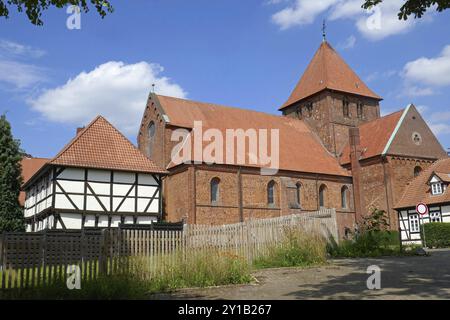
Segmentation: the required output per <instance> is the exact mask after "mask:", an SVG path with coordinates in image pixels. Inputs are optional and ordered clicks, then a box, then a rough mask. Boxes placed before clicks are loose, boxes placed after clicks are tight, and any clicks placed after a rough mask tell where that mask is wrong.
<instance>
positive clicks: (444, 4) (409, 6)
mask: <svg viewBox="0 0 450 320" xmlns="http://www.w3.org/2000/svg"><path fill="white" fill-rule="evenodd" d="M381 2H383V0H364V4H363V5H362V7H363V8H364V9H371V8H372V7H374V6H377V5H379V4H380V3H381ZM432 6H436V10H437V11H438V12H442V11H444V10H446V9H449V8H450V0H406V1H405V3H404V4H403V5H402V7H401V8H400V12H399V13H398V18H399V19H400V20H408V17H409V16H410V15H414V18H421V17H422V16H423V15H424V14H425V12H426V11H427V10H428V9H429V8H430V7H432Z"/></svg>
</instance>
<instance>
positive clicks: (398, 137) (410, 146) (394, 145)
mask: <svg viewBox="0 0 450 320" xmlns="http://www.w3.org/2000/svg"><path fill="white" fill-rule="evenodd" d="M396 130H397V131H396V132H395V133H394V136H393V137H392V139H391V142H390V144H389V145H388V146H387V147H386V151H385V153H386V154H390V155H398V156H410V157H416V158H431V159H441V158H444V157H446V156H447V153H446V152H445V150H444V148H443V147H442V146H441V144H440V143H439V141H438V139H437V138H436V136H435V135H434V133H433V132H432V131H431V129H430V127H429V126H428V125H427V123H426V122H425V120H424V119H423V118H422V116H421V115H420V113H419V111H417V109H416V107H415V106H414V105H410V106H409V107H408V108H407V109H406V110H405V114H404V115H403V119H402V120H401V122H400V124H399V126H398V128H397V129H396Z"/></svg>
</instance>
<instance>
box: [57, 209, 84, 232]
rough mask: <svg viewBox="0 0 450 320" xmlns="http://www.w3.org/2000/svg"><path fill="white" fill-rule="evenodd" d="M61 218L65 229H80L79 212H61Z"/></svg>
mask: <svg viewBox="0 0 450 320" xmlns="http://www.w3.org/2000/svg"><path fill="white" fill-rule="evenodd" d="M61 219H62V221H63V222H64V225H65V226H66V229H78V230H79V229H81V214H78V213H61Z"/></svg>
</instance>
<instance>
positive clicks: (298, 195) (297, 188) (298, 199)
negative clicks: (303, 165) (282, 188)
mask: <svg viewBox="0 0 450 320" xmlns="http://www.w3.org/2000/svg"><path fill="white" fill-rule="evenodd" d="M301 191H302V185H301V184H300V183H297V184H296V185H295V202H296V204H297V205H301V203H302V199H301Z"/></svg>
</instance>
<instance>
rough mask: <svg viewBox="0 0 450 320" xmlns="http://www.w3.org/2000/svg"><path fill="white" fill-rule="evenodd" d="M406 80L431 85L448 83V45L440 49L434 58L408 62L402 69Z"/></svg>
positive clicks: (449, 62) (449, 57)
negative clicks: (439, 52)
mask: <svg viewBox="0 0 450 320" xmlns="http://www.w3.org/2000/svg"><path fill="white" fill-rule="evenodd" d="M403 71H404V77H405V79H406V80H407V81H410V82H418V83H423V84H426V85H431V86H448V85H450V45H447V46H445V47H444V49H443V50H442V52H441V54H440V55H439V56H438V57H436V58H425V57H422V58H419V59H417V60H414V61H411V62H408V63H407V64H406V65H405V67H404V69H403Z"/></svg>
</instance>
